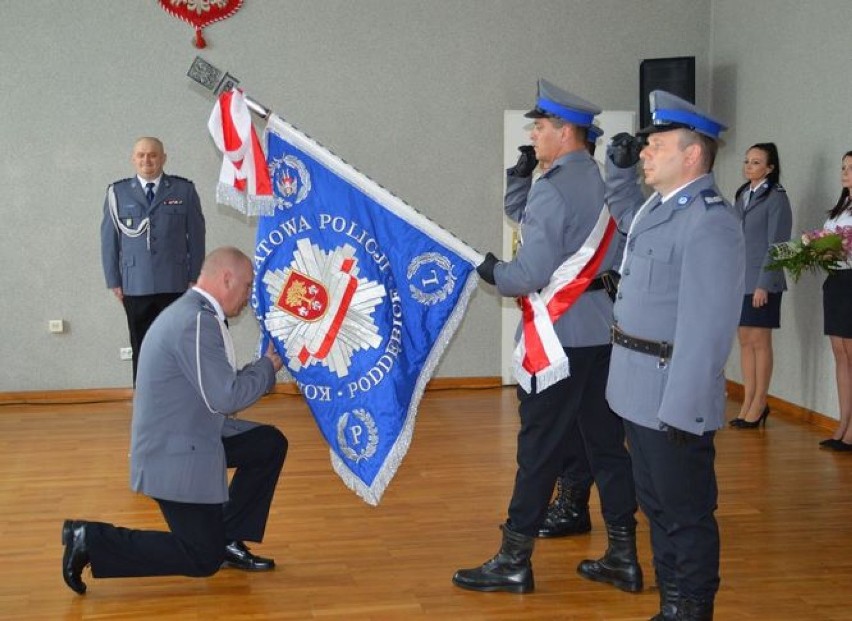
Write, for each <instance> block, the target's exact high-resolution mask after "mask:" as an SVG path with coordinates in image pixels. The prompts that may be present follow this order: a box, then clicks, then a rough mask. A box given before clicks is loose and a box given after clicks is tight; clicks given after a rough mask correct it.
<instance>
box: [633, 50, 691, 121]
mask: <svg viewBox="0 0 852 621" xmlns="http://www.w3.org/2000/svg"><path fill="white" fill-rule="evenodd" d="M655 90H663V91H668V92H669V93H671V94H672V95H677V96H678V97H680V98H681V99H686V100H687V101H688V102H690V103H695V56H679V57H677V58H647V59H645V60H643V61H642V62H641V63H640V64H639V127H645V126H647V125H649V124H650V123H651V111H650V110H649V106H650V104H649V102H648V95H649V94H650V93H651V91H655Z"/></svg>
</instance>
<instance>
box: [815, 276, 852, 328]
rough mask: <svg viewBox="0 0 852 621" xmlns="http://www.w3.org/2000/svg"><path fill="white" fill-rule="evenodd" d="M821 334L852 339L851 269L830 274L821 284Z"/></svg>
mask: <svg viewBox="0 0 852 621" xmlns="http://www.w3.org/2000/svg"><path fill="white" fill-rule="evenodd" d="M822 316H823V334H825V335H826V336H840V337H842V338H844V339H852V269H849V270H837V271H836V272H832V273H831V274H829V275H828V277H827V278H826V279H825V282H824V283H822Z"/></svg>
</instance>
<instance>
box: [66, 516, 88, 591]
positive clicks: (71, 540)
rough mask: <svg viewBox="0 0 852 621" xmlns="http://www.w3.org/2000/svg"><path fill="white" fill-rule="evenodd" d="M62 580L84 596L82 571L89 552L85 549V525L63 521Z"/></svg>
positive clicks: (74, 521) (73, 521) (84, 588)
mask: <svg viewBox="0 0 852 621" xmlns="http://www.w3.org/2000/svg"><path fill="white" fill-rule="evenodd" d="M62 544H63V545H64V546H65V552H64V553H63V555H62V578H63V580H65V584H67V585H68V586H69V588H70V589H71V590H72V591H74V592H75V593H79V594H80V595H84V594H85V593H86V583H84V582H83V579H82V576H83V569H85V568H86V565H88V564H89V550H88V549H87V548H86V523H85V522H78V521H76V520H65V522H64V523H63V524H62Z"/></svg>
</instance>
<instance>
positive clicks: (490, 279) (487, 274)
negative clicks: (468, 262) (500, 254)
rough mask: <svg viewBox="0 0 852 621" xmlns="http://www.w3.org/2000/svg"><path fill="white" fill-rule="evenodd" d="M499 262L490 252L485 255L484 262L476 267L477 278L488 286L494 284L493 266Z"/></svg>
mask: <svg viewBox="0 0 852 621" xmlns="http://www.w3.org/2000/svg"><path fill="white" fill-rule="evenodd" d="M499 262H500V261H499V260H498V259H497V257H495V256H494V255H493V254H491V253H490V252H489V253H488V254H486V255H485V260H484V261H483V262H482V263H480V264H479V265H477V266H476V272H477V273H478V274H479V277H480V278H481V279H482V280H484V281H485V282H487V283H488V284H489V285H493V284H494V266H495V265H497V264H498V263H499Z"/></svg>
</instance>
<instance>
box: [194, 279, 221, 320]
mask: <svg viewBox="0 0 852 621" xmlns="http://www.w3.org/2000/svg"><path fill="white" fill-rule="evenodd" d="M192 290H193V291H197V292H198V293H200V294H201V295H203V296H204V297H205V298H207V301H208V302H210V304H212V305H213V309H214V310H215V311H216V316H217V317H218V318H219V320H220V321H225V312H224V311H223V310H222V305H221V304H219V302H218V300H216V298H214V297H213V296H212V295H210V294H209V293H207V292H206V291H205V290H204V289H200V288H198V287H193V288H192Z"/></svg>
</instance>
